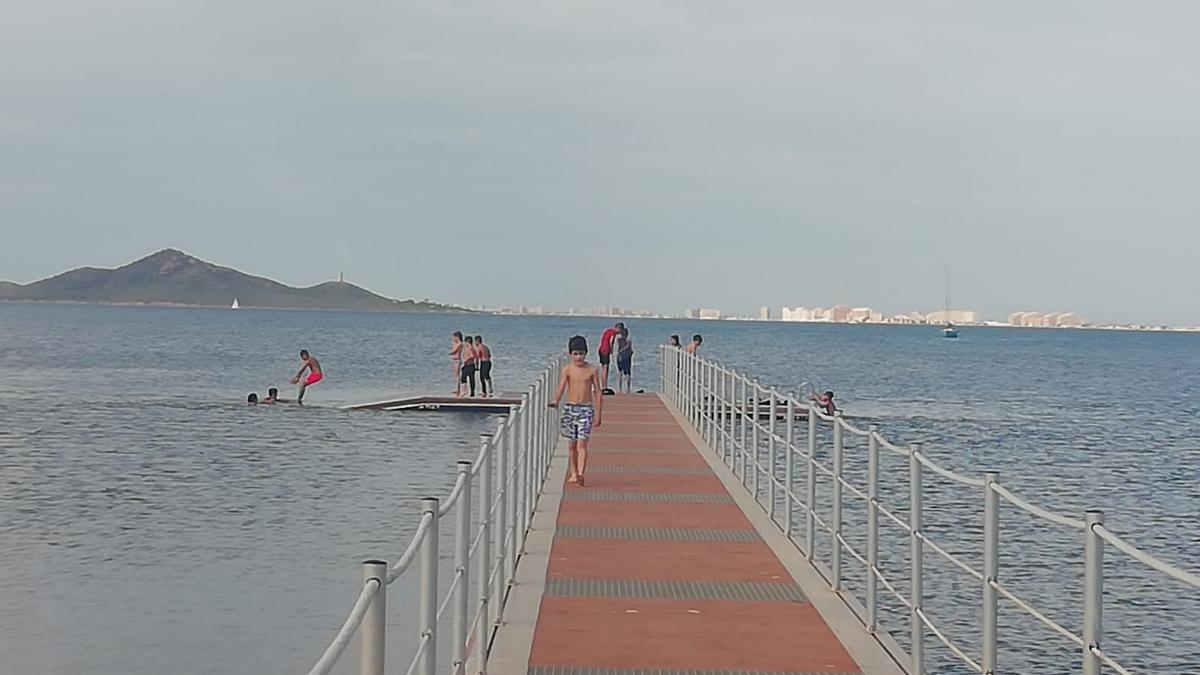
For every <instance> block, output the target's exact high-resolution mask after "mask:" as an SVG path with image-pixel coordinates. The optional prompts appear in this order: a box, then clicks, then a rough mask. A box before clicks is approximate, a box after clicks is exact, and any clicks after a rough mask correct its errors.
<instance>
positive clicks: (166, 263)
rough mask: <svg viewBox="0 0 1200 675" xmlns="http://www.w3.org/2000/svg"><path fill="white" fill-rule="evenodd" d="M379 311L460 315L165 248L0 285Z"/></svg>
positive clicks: (50, 292) (68, 297) (65, 298)
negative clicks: (300, 282)
mask: <svg viewBox="0 0 1200 675" xmlns="http://www.w3.org/2000/svg"><path fill="white" fill-rule="evenodd" d="M234 298H237V300H238V304H239V305H241V306H242V307H270V308H282V309H298V308H306V309H352V310H366V311H383V312H466V311H468V310H465V309H462V308H461V307H454V306H452V305H442V304H437V303H432V302H418V301H415V300H392V299H391V298H385V297H383V296H382V295H376V294H375V293H372V292H370V291H368V290H366V289H364V288H360V287H358V286H355V285H354V284H348V283H344V282H340V281H327V282H325V283H323V284H317V285H316V286H310V287H308V288H293V287H291V286H285V285H284V284H281V283H279V282H277V281H271V280H270V279H264V278H262V277H256V276H252V275H249V274H246V273H244V272H239V271H237V270H235V269H231V268H228V267H221V266H220V265H214V264H212V263H209V262H205V261H203V260H200V259H199V258H193V257H192V256H190V255H188V254H186V253H184V252H182V251H176V250H175V249H165V250H162V251H159V252H158V253H155V254H153V255H150V256H146V257H145V258H142V259H141V260H137V261H134V262H131V263H129V264H128V265H125V266H124V267H118V268H116V269H99V268H96V267H80V268H79V269H75V270H71V271H69V272H63V273H62V274H59V275H57V276H53V277H50V278H49V279H42V280H41V281H35V282H33V283H31V284H24V285H22V284H14V283H12V282H7V281H0V300H18V301H30V302H95V303H148V304H176V305H207V306H213V307H228V306H229V305H230V304H231V303H232V302H233V299H234Z"/></svg>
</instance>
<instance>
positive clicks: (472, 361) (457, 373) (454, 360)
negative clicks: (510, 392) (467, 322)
mask: <svg viewBox="0 0 1200 675" xmlns="http://www.w3.org/2000/svg"><path fill="white" fill-rule="evenodd" d="M450 362H451V364H452V365H453V367H454V395H455V396H456V397H460V398H461V397H462V395H463V388H464V386H465V385H470V393H471V396H472V397H473V396H475V375H476V374H478V375H479V386H480V388H481V389H482V392H481V393H482V394H483V397H484V398H488V397H489V396H495V395H496V388H495V387H494V386H492V348H491V347H489V346H487V345H486V344H484V342H483V336H482V335H476V336H475V337H471V336H470V335H468V336H466V337H463V334H462V331H458V330H456V331H454V334H453V335H451V336H450Z"/></svg>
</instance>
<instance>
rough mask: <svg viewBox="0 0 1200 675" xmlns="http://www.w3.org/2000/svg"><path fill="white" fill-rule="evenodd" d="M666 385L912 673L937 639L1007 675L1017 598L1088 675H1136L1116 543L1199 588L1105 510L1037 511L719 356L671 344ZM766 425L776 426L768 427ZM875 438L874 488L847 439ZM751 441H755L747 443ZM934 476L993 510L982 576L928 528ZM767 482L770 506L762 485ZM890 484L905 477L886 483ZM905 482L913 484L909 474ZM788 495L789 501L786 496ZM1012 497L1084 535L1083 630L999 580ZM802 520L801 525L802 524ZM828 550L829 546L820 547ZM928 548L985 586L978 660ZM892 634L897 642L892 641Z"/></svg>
mask: <svg viewBox="0 0 1200 675" xmlns="http://www.w3.org/2000/svg"><path fill="white" fill-rule="evenodd" d="M661 355H662V373H661V378H662V390H663V393H664V395H665V396H666V398H667V399H668V400H669V401H671V402H672V403H673V404H674V405H675V406H676V407H677V408H678V409H679V410H680V412H681V413H683V415H684V416H685V417H687V419H688V420H689V421H690V423H691V424H692V426H694V427H695V429H696V430H697V432H698V433H699V434H700V435H701V436H702V437H703V439H704V441H705V442H706V443H707V444H708V446H709V447H710V448H711V449H712V450H714V451H715V452H716V453H717V454H719V455H720V456H721V458H722V460H723V461H724V462H725V463H726V464H727V465H728V466H729V467H730V469H731V470H732V471H733V473H734V475H735V476H737V477H739V478H740V479H741V481H742V484H743V485H744V486H746V487H747V489H748V490H749V491H750V492H751V493H752V494H753V495H754V496H755V499H756V501H758V503H759V504H760V505H761V506H763V508H764V510H766V511H767V512H768V514H769V515H770V517H771V519H772V521H773V522H774V523H775V524H776V525H778V526H779V527H780V528H781V529H782V530H783V531H784V532H785V533H787V535H788V537H789V538H790V539H791V540H792V542H793V543H794V544H795V545H796V546H797V547H798V548H799V549H800V551H801V552H802V553H803V554H804V555H805V557H806V558H807V559H808V560H809V561H810V562H811V563H812V564H813V566H814V567H815V568H816V569H817V571H818V572H819V573H820V574H821V575H822V576H823V577H824V578H825V580H826V582H828V584H829V586H830V588H831V589H832V590H834V591H835V592H837V594H838V596H839V597H840V598H841V599H842V601H843V602H844V603H845V604H846V605H847V607H849V608H850V609H851V610H852V611H853V613H854V614H855V616H857V617H858V619H859V620H860V622H861V623H862V625H863V627H864V628H866V629H867V630H868V631H869V632H870V633H871V634H872V635H874V636H875V637H876V639H877V640H879V642H880V644H881V645H882V646H883V647H884V648H885V649H886V650H887V651H888V652H889V653H890V654H891V656H892V658H894V659H895V660H896V662H897V663H898V664H899V665H900V666H901V667H902V668H904V670H905V671H906V672H907V673H910V675H924V673H925V672H926V670H925V646H926V643H927V642H928V638H929V636H931V635H932V637H934V638H936V639H937V641H938V642H940V643H941V644H942V645H943V646H944V647H945V648H946V649H947V650H949V652H950V653H951V654H953V655H954V657H956V658H957V660H958V661H959V662H961V663H962V664H964V665H965V666H966V667H967V668H969V669H970V670H971V671H973V672H977V673H984V674H985V675H994V674H995V673H996V672H998V671H997V659H998V656H997V652H998V642H997V640H998V635H997V633H998V629H997V625H998V611H999V602H1000V599H1001V598H1003V599H1005V600H1007V601H1009V602H1011V603H1012V604H1013V605H1014V606H1015V607H1016V608H1018V609H1020V610H1021V611H1023V612H1024V613H1026V614H1028V615H1029V616H1030V617H1032V618H1034V619H1036V620H1037V621H1038V622H1040V623H1042V624H1044V625H1045V626H1046V627H1048V628H1049V629H1050V630H1052V631H1053V632H1054V633H1055V634H1057V636H1058V637H1059V638H1061V639H1062V640H1063V641H1065V642H1066V643H1069V644H1070V645H1071V646H1072V648H1074V649H1077V650H1078V652H1079V655H1080V657H1081V659H1082V672H1083V674H1084V675H1100V673H1102V672H1104V669H1105V668H1109V669H1111V671H1112V672H1116V673H1122V674H1126V673H1130V672H1132V671H1131V670H1130V669H1129V668H1128V667H1126V666H1124V665H1122V664H1121V663H1119V662H1118V661H1117V660H1116V659H1115V658H1113V657H1112V656H1110V655H1109V654H1107V653H1106V652H1105V650H1104V649H1103V648H1102V643H1103V620H1102V619H1103V614H1104V555H1105V549H1106V545H1107V546H1109V547H1111V549H1114V550H1116V551H1118V552H1120V553H1122V554H1124V555H1126V556H1128V557H1129V558H1130V559H1132V560H1135V561H1137V562H1139V563H1142V564H1143V565H1145V566H1146V567H1147V568H1149V569H1151V570H1155V571H1157V572H1159V573H1161V574H1162V575H1165V576H1166V577H1167V578H1169V579H1173V580H1175V581H1178V582H1181V583H1182V584H1184V585H1187V586H1191V587H1192V588H1194V589H1200V575H1197V574H1196V573H1193V572H1188V571H1185V570H1183V569H1180V568H1179V567H1177V566H1175V565H1172V564H1171V563H1168V562H1165V561H1163V560H1161V559H1159V558H1157V557H1155V556H1153V555H1150V554H1149V553H1146V552H1144V551H1142V550H1141V549H1138V548H1137V547H1135V546H1133V545H1132V544H1130V543H1128V542H1126V541H1125V540H1124V539H1122V538H1121V537H1120V536H1118V535H1117V534H1115V533H1113V532H1112V531H1111V530H1109V529H1108V528H1106V527H1105V526H1104V513H1103V512H1102V511H1098V510H1088V511H1086V512H1085V513H1084V514H1082V516H1083V517H1082V518H1080V517H1072V516H1067V515H1062V514H1059V513H1054V512H1053V511H1050V510H1047V509H1044V508H1042V507H1040V506H1037V505H1036V504H1033V503H1031V502H1029V501H1027V500H1025V499H1023V498H1021V497H1020V496H1018V495H1016V494H1015V493H1013V492H1012V491H1011V490H1009V489H1008V488H1006V487H1005V486H1003V485H1002V484H1000V482H999V474H998V473H997V472H995V471H987V472H984V473H983V474H982V475H981V476H979V477H971V476H964V475H962V474H959V473H956V472H954V471H951V470H949V469H946V468H944V467H942V466H941V465H939V464H937V463H936V462H934V461H933V460H932V459H930V458H929V457H928V456H926V455H925V454H923V453H922V452H921V446H920V445H919V444H909V445H896V444H893V443H892V442H890V441H888V440H887V439H886V438H885V437H884V436H883V435H882V434H881V433H880V431H879V429H878V427H876V426H875V425H873V424H872V425H870V426H869V427H868V428H867V429H860V428H858V427H855V426H853V425H852V424H851V423H850V422H848V421H847V420H846V419H845V418H843V417H842V415H841V413H840V412H838V413H835V414H834V415H826V414H825V413H823V412H822V411H821V410H820V409H819V408H817V407H816V406H815V405H813V404H812V403H811V402H809V401H800V400H797V398H796V395H795V394H794V393H789V394H786V395H785V394H782V393H780V392H778V391H776V390H775V389H773V388H770V387H764V386H763V385H761V384H760V383H759V382H758V381H757V380H754V379H752V378H750V377H747V376H746V375H745V374H743V373H739V372H736V371H734V370H732V369H730V368H728V367H725V366H723V365H721V364H719V363H716V362H714V361H710V360H707V359H703V358H700V357H698V356H696V355H693V354H688V353H686V352H684V351H683V350H680V349H678V348H675V347H670V346H663V347H662V354H661ZM800 412H803V413H804V416H805V417H806V418H807V419H806V421H807V434H806V437H805V440H806V442H805V443H804V444H803V445H801V444H799V443H797V439H796V435H797V433H796V429H795V426H796V424H795V421H796V419H797V418H798V417H799V415H798V413H800ZM763 418H766V420H767V422H766V424H764V423H763ZM780 419H782V420H783V424H784V426H785V430H784V432H783V433H782V435H781V434H780V433H779V429H778V421H779V420H780ZM820 424H826V425H829V426H830V427H831V434H830V438H831V443H830V445H831V447H830V448H829V450H828V454H829V463H828V466H827V465H826V464H825V463H822V462H821V461H818V459H817V455H818V436H819V434H818V425H820ZM846 434H850V435H851V436H854V437H858V438H862V439H865V440H866V447H867V476H866V479H867V486H866V490H865V491H864V490H862V489H860V488H859V487H857V486H855V485H854V484H853V483H851V482H849V481H848V480H847V479H846V475H845V473H844V470H843V461H844V457H845V451H846V444H845V436H846ZM763 435H765V438H766V440H767V443H766V448H765V449H766V452H767V455H768V457H767V461H766V463H765V464H764V463H763V461H762V450H763V446H762V444H761V442H760V436H763ZM747 437H749V438H747ZM781 449H782V452H783V453H785V456H784V457H783V458H782V460H783V462H782V464H783V476H782V477H781V476H779V475H778V473H779V471H778V470H777V466H778V465H779V462H778V460H779V459H780V458H779V457H778V453H779V452H780V451H781ZM881 450H882V451H887V452H889V453H893V454H895V455H898V456H901V457H903V458H905V459H906V460H907V465H908V472H907V474H908V475H907V483H908V485H907V488H908V513H907V519H906V518H903V517H901V516H899V515H897V514H896V513H893V512H892V511H890V510H889V509H887V508H885V507H884V506H883V505H882V504H881V503H880V500H879V481H880V461H879V460H880V452H881ZM797 460H800V461H802V462H803V463H804V466H805V469H806V470H805V479H806V480H805V481H804V486H803V488H802V489H801V490H799V491H797V489H796V485H795V484H794V483H795V477H796V474H797V468H798V467H797V466H796V461H797ZM927 471H928V472H930V473H932V474H935V475H937V476H939V477H941V478H943V479H945V480H947V481H949V482H950V483H952V484H955V485H957V486H960V487H962V488H968V489H970V490H976V491H978V492H979V493H981V494H980V495H979V498H980V501H981V502H982V507H983V511H982V513H983V516H982V521H983V522H982V523H981V526H982V532H983V542H982V551H981V552H980V553H981V555H982V560H983V564H982V569H976V568H974V567H972V566H971V565H970V564H969V563H968V562H966V561H965V560H963V558H962V557H961V556H958V555H954V554H953V553H951V552H949V551H947V550H946V548H944V547H943V546H941V545H939V544H938V543H937V542H935V541H933V540H932V539H930V537H929V536H928V535H927V534H926V532H925V530H924V529H923V522H922V521H923V515H924V513H923V502H924V499H923V497H924V494H925V490H924V489H923V487H922V484H923V479H924V476H925V474H926V472H927ZM818 474H822V475H824V476H826V477H828V479H829V488H830V495H829V499H830V501H831V508H830V510H829V513H828V519H825V518H823V517H822V516H821V514H819V513H818V512H817V508H816V502H817V499H818V495H817V476H818ZM764 478H765V479H766V480H767V481H768V485H767V490H766V493H765V496H766V500H767V501H766V503H764V502H763V491H761V490H760V487H761V486H760V481H761V480H762V479H764ZM887 478H888V479H889V480H892V479H894V478H895V476H891V475H889V476H887ZM900 480H903V478H901V479H900ZM777 490H778V491H781V492H782V493H783V494H782V495H777ZM847 494H849V496H850V497H852V498H853V499H856V500H859V501H860V502H862V503H863V504H864V505H865V508H866V521H867V522H866V551H865V552H864V551H858V550H855V549H854V547H853V546H852V545H851V544H850V542H849V541H848V540H847V539H846V537H845V536H844V531H845V529H844V528H845V525H846V523H845V521H844V518H843V510H844V508H843V507H844V506H845V505H846V503H847V501H846V500H847ZM777 496H781V497H782V502H783V504H784V505H785V508H784V509H782V510H783V511H784V513H783V514H782V520H781V516H780V514H779V513H777V508H776V504H777ZM1002 501H1003V502H1006V503H1008V504H1010V505H1012V506H1014V507H1016V508H1018V509H1021V510H1022V511H1025V512H1026V513H1028V514H1030V515H1032V516H1034V517H1036V518H1038V519H1041V520H1043V521H1046V522H1048V523H1052V524H1055V525H1058V526H1061V527H1064V528H1067V529H1069V530H1071V531H1072V532H1073V533H1077V534H1078V535H1080V536H1079V539H1080V540H1081V545H1080V546H1079V553H1080V557H1081V558H1082V561H1083V565H1084V579H1083V589H1082V591H1083V607H1082V608H1081V612H1080V614H1081V616H1080V617H1079V618H1080V619H1081V621H1082V623H1081V625H1082V631H1081V632H1080V633H1078V634H1076V633H1075V632H1073V631H1072V630H1070V629H1069V628H1066V627H1064V626H1063V625H1062V624H1061V623H1059V622H1057V621H1055V620H1054V619H1052V618H1050V617H1049V616H1048V615H1047V612H1046V611H1044V610H1039V609H1038V608H1037V607H1035V606H1034V604H1033V602H1031V601H1029V600H1027V599H1025V598H1022V597H1020V596H1018V595H1017V594H1016V593H1014V592H1013V591H1012V590H1011V589H1010V588H1008V587H1006V586H1005V585H1004V584H1003V583H1001V581H1000V577H1001V571H1000V506H1001V502H1002ZM798 516H799V517H802V518H803V523H802V524H801V523H799V522H796V518H797V517H798ZM880 516H883V521H882V522H883V523H885V524H888V525H892V526H895V527H896V528H898V529H899V530H900V531H901V532H902V533H903V536H904V537H905V539H907V542H908V546H909V553H908V562H909V570H908V576H909V578H908V580H907V587H908V589H909V593H908V595H907V597H906V596H905V595H904V594H903V593H901V592H900V591H899V590H897V585H902V584H903V582H901V581H899V580H895V581H893V580H890V579H888V578H887V577H886V576H885V575H884V573H883V570H882V569H881V567H880V564H879V542H880V527H879V526H880V523H881V520H880ZM794 525H796V526H801V525H802V527H800V529H801V531H802V532H803V537H799V536H796V535H794V534H793V532H794V530H793V526H794ZM818 530H820V531H821V532H823V533H824V534H823V535H821V536H828V537H829V540H828V548H829V555H828V558H827V559H821V558H819V556H818V554H817V550H818V543H819V540H818ZM821 543H824V542H821ZM843 553H848V554H849V555H850V556H851V557H853V558H854V559H855V560H856V561H858V562H859V563H861V564H862V565H863V566H864V567H865V569H866V584H865V585H866V588H865V598H859V597H858V596H856V595H854V594H853V593H852V592H850V591H848V590H847V589H846V588H845V587H844V585H843V582H844V580H845V577H844V574H843V563H844V562H845V561H844V560H843V557H842V555H843ZM929 553H933V554H936V555H938V556H940V557H942V558H944V559H945V560H947V561H948V562H949V563H951V564H952V565H953V566H954V567H955V568H957V569H958V570H960V571H961V572H962V573H964V574H966V575H968V576H969V577H971V578H972V579H973V582H972V583H977V584H979V590H980V594H981V603H980V606H979V610H980V613H981V616H982V620H981V622H980V625H979V626H978V630H979V642H980V645H981V646H980V649H979V653H978V654H970V653H968V651H969V649H968V648H967V647H964V646H963V645H961V644H958V643H956V642H954V641H953V640H951V639H950V638H949V637H947V635H946V632H945V631H944V630H943V629H942V628H941V627H939V625H938V624H937V623H936V622H935V621H934V620H933V619H931V618H930V616H929V615H928V613H927V612H926V607H925V602H926V598H927V593H926V589H925V577H926V575H925V572H924V561H925V559H926V557H927V556H928V555H929ZM881 590H882V591H884V592H886V593H890V594H891V595H892V596H893V597H894V598H895V599H896V600H897V601H898V602H899V603H900V604H901V605H902V606H903V607H904V608H905V609H906V610H907V614H908V616H907V618H908V626H907V631H908V632H909V633H910V637H909V640H908V642H909V645H910V646H909V651H908V652H907V653H906V652H904V651H903V648H902V647H900V646H899V643H897V642H896V641H895V640H892V639H882V638H883V637H884V636H885V635H887V632H886V631H885V630H884V628H883V627H882V626H881V624H880V617H879V613H880V612H879V604H880V591H881ZM888 637H890V636H888Z"/></svg>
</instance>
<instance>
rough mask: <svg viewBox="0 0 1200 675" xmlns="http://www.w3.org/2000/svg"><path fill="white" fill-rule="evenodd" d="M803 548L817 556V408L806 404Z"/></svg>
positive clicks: (810, 558)
mask: <svg viewBox="0 0 1200 675" xmlns="http://www.w3.org/2000/svg"><path fill="white" fill-rule="evenodd" d="M804 491H805V495H804V504H805V509H804V548H805V551H804V552H805V553H806V554H807V555H808V559H809V560H810V561H811V560H815V559H816V556H817V519H816V517H815V516H816V513H817V409H816V408H815V407H813V404H812V403H809V404H808V476H807V479H806V481H805V485H804Z"/></svg>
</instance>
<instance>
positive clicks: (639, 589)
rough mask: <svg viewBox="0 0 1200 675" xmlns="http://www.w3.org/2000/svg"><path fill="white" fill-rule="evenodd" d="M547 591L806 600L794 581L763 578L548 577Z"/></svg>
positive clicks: (611, 595)
mask: <svg viewBox="0 0 1200 675" xmlns="http://www.w3.org/2000/svg"><path fill="white" fill-rule="evenodd" d="M546 595H550V596H567V597H590V598H657V599H662V600H740V601H744V602H803V601H804V593H803V592H802V591H801V590H800V587H799V586H797V585H796V584H794V583H790V582H787V583H774V582H763V581H651V580H649V579H563V578H559V577H556V578H550V579H547V580H546Z"/></svg>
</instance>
